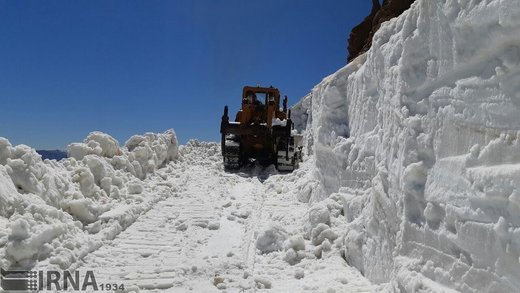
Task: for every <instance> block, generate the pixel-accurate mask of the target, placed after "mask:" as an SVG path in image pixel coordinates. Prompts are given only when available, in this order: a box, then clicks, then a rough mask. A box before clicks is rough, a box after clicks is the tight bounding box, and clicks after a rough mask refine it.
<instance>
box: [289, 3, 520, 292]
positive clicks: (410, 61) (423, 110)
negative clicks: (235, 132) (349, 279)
mask: <svg viewBox="0 0 520 293" xmlns="http://www.w3.org/2000/svg"><path fill="white" fill-rule="evenodd" d="M519 113H520V1H509V0H486V1H461V0H445V1H429V0H418V1H416V2H415V3H414V4H413V5H412V7H411V9H409V10H408V11H406V12H405V13H404V14H403V15H402V16H400V17H398V18H396V19H393V20H392V21H389V22H386V23H384V24H383V25H382V27H381V29H380V30H379V31H378V32H377V33H376V35H375V37H374V40H373V44H372V48H371V49H370V50H369V51H368V52H367V53H366V54H365V55H363V56H360V57H359V58H357V59H356V60H354V61H353V62H352V63H351V64H349V65H348V66H346V67H345V68H343V69H341V70H339V71H338V72H336V73H335V74H333V75H331V76H329V77H327V78H326V79H324V80H323V82H321V83H320V84H319V85H317V86H316V87H315V88H314V89H313V91H312V92H311V93H310V94H309V95H308V96H306V97H305V98H304V99H303V100H302V101H300V102H299V103H298V104H297V105H296V106H295V107H294V108H293V116H294V120H295V125H296V126H297V127H299V128H300V129H307V133H306V140H307V144H306V147H307V151H308V153H309V154H312V155H314V168H313V169H314V173H313V178H314V179H316V181H317V182H318V183H317V184H316V185H315V186H312V190H311V191H310V195H308V196H305V198H304V199H307V198H308V200H309V201H310V202H319V201H323V200H326V199H327V198H330V197H339V198H341V199H342V202H343V212H344V215H345V218H346V219H347V221H348V225H347V226H346V228H345V230H343V231H342V235H341V236H340V237H341V239H342V243H343V244H342V247H343V253H344V255H345V258H346V260H347V262H348V263H349V264H351V265H353V266H355V267H356V268H358V269H359V270H360V271H361V272H362V273H363V274H364V276H366V277H367V278H368V279H370V280H371V281H373V282H376V283H387V282H390V283H389V284H388V285H387V289H388V290H392V291H399V290H401V291H405V292H414V291H421V290H424V291H439V292H444V291H446V290H448V288H451V289H455V290H459V291H462V292H519V291H520V263H519V262H520V259H519V256H520V216H519V215H520V201H519V198H520V196H519V191H520V137H519V134H520V116H519Z"/></svg>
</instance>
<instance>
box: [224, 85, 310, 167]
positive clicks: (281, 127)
mask: <svg viewBox="0 0 520 293" xmlns="http://www.w3.org/2000/svg"><path fill="white" fill-rule="evenodd" d="M220 133H221V135H222V156H223V157H224V168H226V169H228V170H229V169H239V168H240V167H241V166H243V165H244V164H246V163H248V162H251V161H252V160H255V161H257V162H259V163H260V164H262V165H264V166H265V165H269V164H274V165H275V167H276V169H277V170H279V171H292V170H294V169H295V168H297V167H298V163H299V162H300V161H301V159H302V146H301V145H302V141H303V136H302V135H299V134H297V133H296V131H294V130H293V123H292V121H291V110H288V109H287V97H284V100H283V108H282V109H280V91H279V90H278V89H277V88H274V87H272V86H271V87H259V86H257V87H251V86H246V87H244V89H243V91H242V107H241V109H240V110H239V111H238V113H237V115H236V118H235V121H229V116H228V107H227V106H225V107H224V115H222V122H221V124H220Z"/></svg>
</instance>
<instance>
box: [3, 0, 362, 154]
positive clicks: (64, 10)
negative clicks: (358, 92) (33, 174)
mask: <svg viewBox="0 0 520 293" xmlns="http://www.w3.org/2000/svg"><path fill="white" fill-rule="evenodd" d="M370 7H371V1H369V0H350V1H346V0H315V1H306V0H285V1H284V0H262V1H250V0H229V1H227V0H226V1H218V0H179V1H173V0H172V1H159V0H150V1H127V0H125V1H91V0H89V1H65V0H63V1H5V0H3V1H2V0H0V36H1V39H2V41H1V42H0V136H1V137H6V138H8V139H9V140H10V141H11V143H13V144H20V143H24V144H28V145H30V146H32V147H35V148H40V149H56V148H60V149H65V148H66V146H67V144H69V143H70V142H75V141H82V140H83V138H85V137H86V135H87V134H88V133H89V132H91V131H94V130H99V131H103V132H107V133H109V134H111V135H112V136H114V137H115V138H116V139H118V140H119V142H120V143H121V144H124V142H125V141H126V140H127V139H128V138H129V137H130V136H131V135H133V134H138V133H144V132H147V131H153V132H162V131H164V130H166V129H168V128H174V129H175V131H176V132H177V136H178V138H179V140H180V141H181V142H183V143H184V142H186V141H187V140H188V139H189V138H197V139H201V140H215V141H216V140H218V139H219V137H220V136H219V133H218V131H219V123H220V116H221V115H222V110H223V107H224V105H226V104H227V105H229V106H230V110H231V112H235V111H236V110H237V109H238V106H239V103H240V94H241V89H242V86H244V85H246V84H248V85H257V84H260V85H265V86H269V85H273V86H276V87H278V88H279V89H280V90H281V91H282V93H283V94H286V95H288V96H289V104H293V103H295V102H296V101H297V100H299V99H300V98H301V97H302V96H304V95H305V94H306V93H308V92H309V91H310V90H311V89H312V87H313V86H314V85H315V84H317V83H318V82H319V81H321V79H323V78H324V77H325V76H327V75H329V74H331V73H333V72H334V71H336V70H337V69H339V68H341V67H342V66H344V65H345V62H346V58H347V53H346V50H347V45H346V42H347V37H348V34H349V32H350V29H351V28H352V26H354V25H355V24H357V23H359V22H360V21H361V20H362V19H363V18H364V16H365V15H367V14H368V13H369V10H370Z"/></svg>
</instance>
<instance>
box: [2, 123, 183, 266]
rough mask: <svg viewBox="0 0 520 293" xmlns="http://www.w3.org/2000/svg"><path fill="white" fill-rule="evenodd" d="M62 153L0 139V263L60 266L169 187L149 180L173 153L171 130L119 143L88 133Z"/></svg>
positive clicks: (113, 231) (175, 148)
mask: <svg viewBox="0 0 520 293" xmlns="http://www.w3.org/2000/svg"><path fill="white" fill-rule="evenodd" d="M141 138H142V139H141ZM69 155H70V157H69V158H66V159H64V160H61V161H59V162H57V161H54V160H45V161H42V159H41V156H40V155H38V154H37V153H36V151H35V150H34V149H32V148H30V147H28V146H25V145H18V146H12V145H11V144H10V143H9V141H8V140H7V139H5V138H0V225H1V227H0V244H1V245H0V266H1V267H3V268H7V267H17V268H31V267H33V266H34V265H35V264H37V263H38V262H40V261H44V260H45V261H48V262H50V263H51V264H53V265H57V266H59V267H60V268H62V269H63V268H67V267H68V266H69V265H70V264H71V263H73V262H74V261H75V260H76V259H77V258H78V257H81V256H82V255H84V254H85V253H86V252H87V251H89V250H91V249H94V248H95V246H96V245H100V242H99V241H102V240H104V239H106V238H110V237H113V236H114V235H115V234H117V231H120V230H121V229H122V228H123V227H125V226H126V225H128V224H129V221H131V219H135V218H137V216H138V215H139V214H140V213H141V212H142V211H143V209H144V208H145V207H146V206H147V205H149V204H150V203H151V202H152V201H153V200H156V198H159V197H160V196H166V195H168V194H170V193H171V192H172V191H173V190H171V188H170V187H169V185H168V184H166V185H164V186H156V184H153V178H150V177H152V176H155V175H154V174H155V172H156V171H157V169H159V168H162V167H165V166H166V164H168V163H169V162H170V161H173V160H176V159H177V157H178V145H177V139H176V136H175V132H174V131H173V130H168V131H166V132H165V133H162V134H153V133H147V134H145V135H143V136H134V137H132V138H131V139H130V140H129V142H128V143H127V146H126V147H123V148H121V147H120V146H119V143H118V142H117V140H115V139H114V138H112V137H111V136H110V135H108V134H105V133H101V132H92V133H91V134H89V135H88V137H87V138H86V139H85V140H84V142H83V143H73V144H71V145H69ZM159 178H161V180H164V178H166V177H165V176H164V175H163V176H159ZM150 182H151V183H150ZM158 188H159V189H161V190H158ZM162 189H164V190H162ZM116 210H118V211H119V212H116ZM109 214H110V215H111V216H107V215H109ZM4 231H5V233H4ZM91 234H93V235H95V236H94V239H97V240H96V241H97V242H96V241H94V240H92V237H90V236H89V235H91ZM96 243H97V244H96Z"/></svg>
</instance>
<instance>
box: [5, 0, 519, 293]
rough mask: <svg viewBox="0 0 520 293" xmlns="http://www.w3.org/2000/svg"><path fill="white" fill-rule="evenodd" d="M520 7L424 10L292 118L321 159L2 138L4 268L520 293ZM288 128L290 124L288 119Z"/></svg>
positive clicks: (321, 287)
mask: <svg viewBox="0 0 520 293" xmlns="http://www.w3.org/2000/svg"><path fill="white" fill-rule="evenodd" d="M519 32H520V2H518V1H505V0H487V1H457V0H446V1H440V2H439V1H427V0H417V1H416V2H415V3H414V4H413V5H412V7H411V8H410V9H409V10H408V11H406V12H405V13H404V14H403V15H401V16H400V17H397V18H395V19H393V20H391V21H389V22H386V23H384V24H383V25H382V26H381V29H380V30H379V31H378V32H377V33H376V35H375V37H374V40H373V44H372V48H371V49H370V50H369V51H368V52H367V53H366V54H364V55H362V56H360V57H358V58H357V59H355V60H354V61H353V62H352V63H350V64H349V65H347V66H345V67H344V68H342V69H340V70H338V71H337V72H336V73H334V74H332V75H331V76H329V77H327V78H325V79H324V80H323V81H322V82H321V83H320V84H318V85H317V86H316V87H315V88H314V89H313V90H312V92H311V93H309V94H308V95H306V96H305V97H303V98H302V100H301V101H300V102H298V103H297V104H296V105H295V106H294V107H293V108H292V120H293V122H294V125H295V130H294V132H295V133H296V132H297V133H301V134H302V135H303V139H304V143H303V149H304V153H305V155H304V160H303V162H302V163H301V164H300V167H299V168H298V169H296V170H294V171H293V172H291V173H288V174H279V173H278V172H277V171H276V170H275V168H274V167H273V166H269V167H266V168H264V167H261V166H253V167H244V168H242V169H241V170H238V171H236V172H232V173H230V172H225V171H224V168H223V166H222V157H221V155H220V143H211V142H200V141H197V140H191V141H189V142H188V143H187V144H186V145H181V146H179V145H178V143H177V140H176V136H175V132H174V131H173V130H168V131H166V132H164V133H160V134H154V133H146V134H143V135H134V136H132V137H131V138H130V139H129V140H128V141H127V142H126V143H125V144H124V145H120V144H119V142H117V141H116V140H115V139H114V138H113V137H111V136H110V135H108V134H105V133H101V132H92V133H91V134H89V135H88V136H87V138H85V140H84V141H83V142H78V143H72V144H70V145H69V147H68V154H69V158H66V159H64V160H61V161H59V162H58V161H55V160H42V159H41V156H39V155H38V154H37V153H36V152H35V150H34V149H32V148H30V147H28V146H25V145H18V146H12V145H11V144H10V142H9V141H8V140H7V139H5V138H0V266H1V267H2V268H25V269H62V270H64V269H70V270H74V269H79V270H86V269H92V270H94V271H95V272H96V278H99V281H100V282H110V283H114V282H115V283H124V284H125V287H126V290H127V291H128V292H132V291H133V292H148V291H152V292H156V291H160V290H164V291H165V292H185V291H190V290H191V291H194V292H217V291H228V292H240V291H245V292H255V291H256V290H271V291H273V292H303V291H309V292H374V291H384V292H517V291H520V289H519V288H520V216H519V215H520V193H519V191H518V190H520V138H519V133H520V119H518V113H519V110H520V109H519V107H520V102H519V101H520V100H519V99H520V95H519V94H518V92H520V91H519V89H520V78H519V77H520V74H519V73H520V70H518V68H520V33H519ZM273 123H274V125H282V123H283V121H273Z"/></svg>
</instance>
